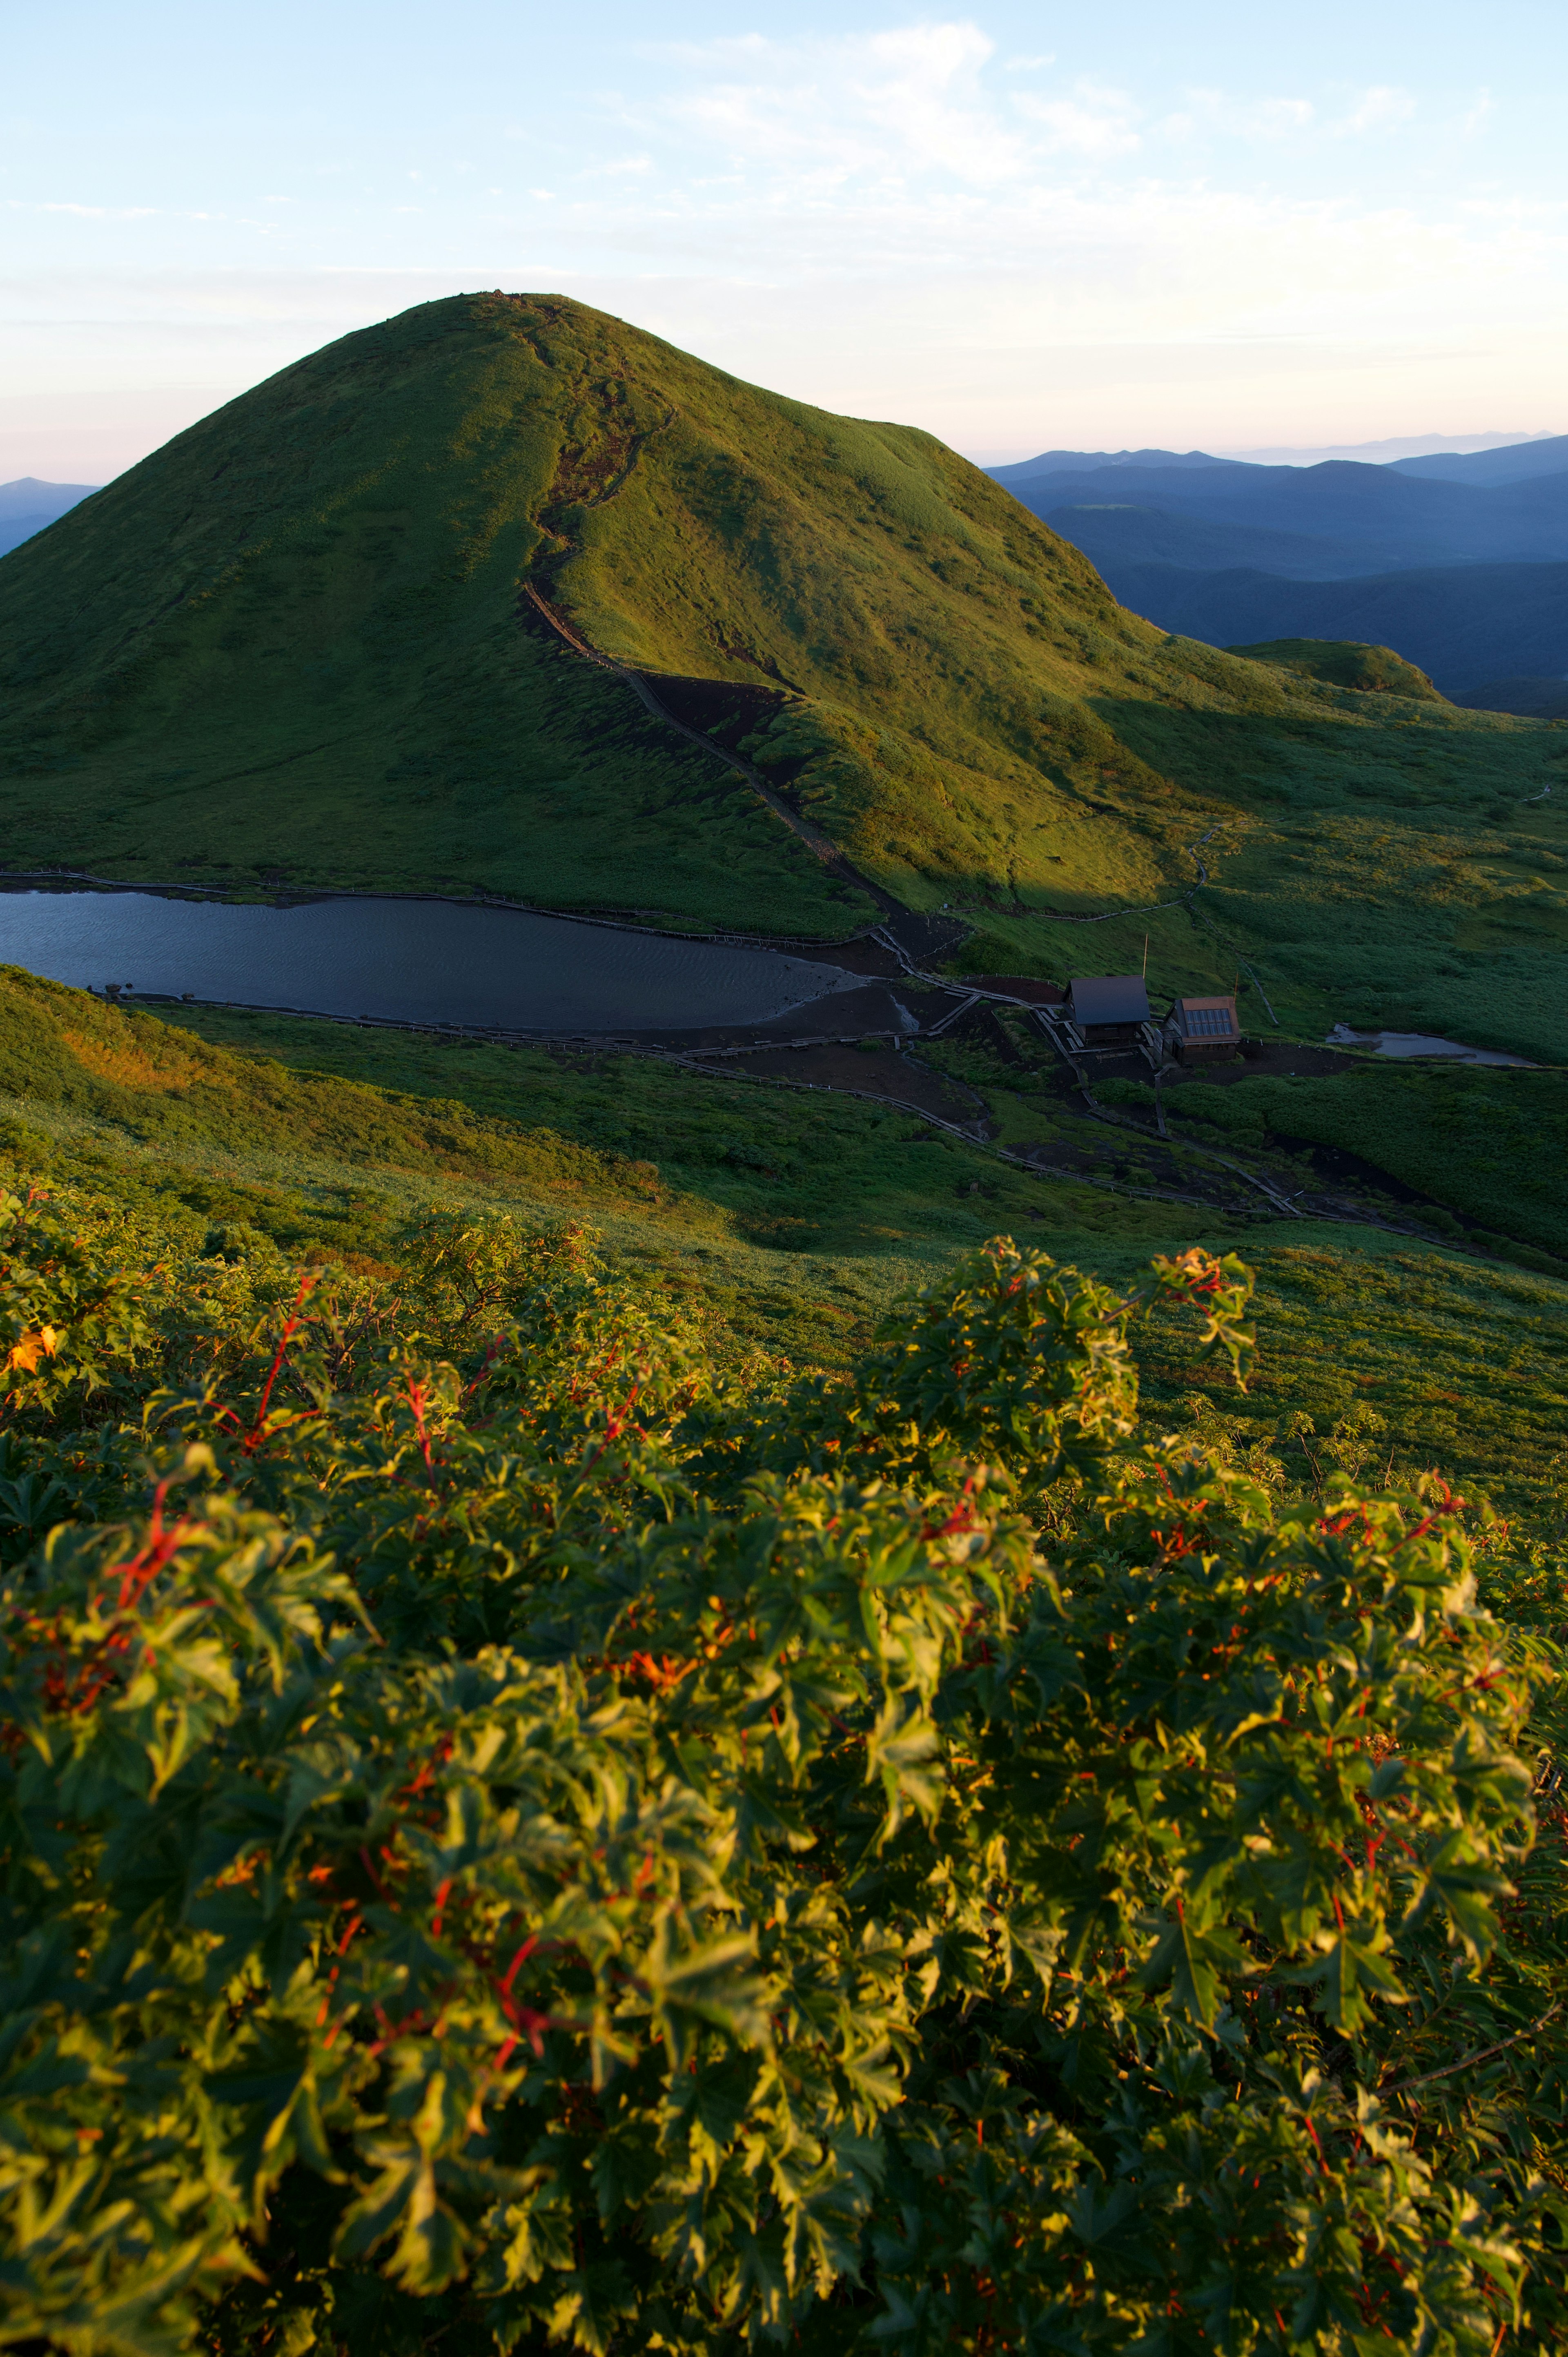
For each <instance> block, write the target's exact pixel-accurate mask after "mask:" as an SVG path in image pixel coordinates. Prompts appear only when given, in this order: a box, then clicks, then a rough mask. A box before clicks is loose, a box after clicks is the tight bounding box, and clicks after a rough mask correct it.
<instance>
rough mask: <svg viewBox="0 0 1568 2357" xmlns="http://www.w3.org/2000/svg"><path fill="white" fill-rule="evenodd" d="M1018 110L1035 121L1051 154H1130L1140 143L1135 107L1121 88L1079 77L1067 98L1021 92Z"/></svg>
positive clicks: (1029, 120) (1027, 118)
mask: <svg viewBox="0 0 1568 2357" xmlns="http://www.w3.org/2000/svg"><path fill="white" fill-rule="evenodd" d="M1016 105H1017V109H1018V112H1019V113H1020V114H1022V115H1023V116H1025V118H1026V120H1027V121H1028V122H1030V123H1037V124H1039V125H1040V128H1041V130H1042V131H1043V132H1044V133H1045V141H1044V145H1045V146H1046V148H1047V151H1048V152H1049V153H1051V154H1064V153H1065V154H1067V155H1069V156H1130V155H1131V154H1132V153H1133V149H1134V148H1135V147H1137V146H1138V145H1140V144H1141V143H1140V140H1139V137H1138V134H1137V131H1136V130H1135V129H1134V127H1133V126H1134V124H1135V123H1136V121H1137V119H1138V109H1137V108H1136V107H1135V106H1134V105H1133V102H1132V100H1131V99H1130V98H1127V97H1125V96H1124V95H1123V94H1122V92H1121V91H1114V90H1101V89H1099V88H1097V87H1096V85H1095V84H1094V83H1092V82H1087V81H1080V82H1079V83H1078V84H1077V85H1076V86H1075V89H1074V92H1073V95H1072V96H1071V97H1070V98H1035V97H1033V96H1020V97H1019V98H1018V99H1017V101H1016Z"/></svg>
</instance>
